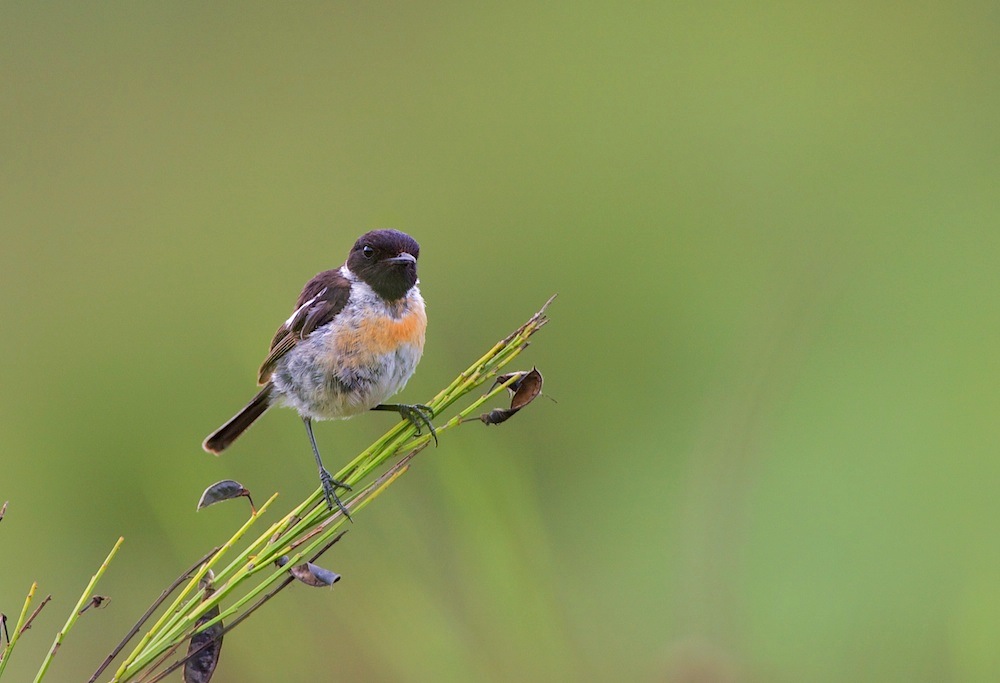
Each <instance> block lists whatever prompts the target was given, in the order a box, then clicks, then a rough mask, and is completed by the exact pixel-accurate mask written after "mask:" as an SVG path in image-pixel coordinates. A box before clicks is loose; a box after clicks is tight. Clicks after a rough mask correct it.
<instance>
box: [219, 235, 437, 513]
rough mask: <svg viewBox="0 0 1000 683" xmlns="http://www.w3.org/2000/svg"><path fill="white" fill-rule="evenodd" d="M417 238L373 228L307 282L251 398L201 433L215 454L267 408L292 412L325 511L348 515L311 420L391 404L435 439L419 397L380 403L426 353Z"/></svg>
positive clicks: (390, 408) (386, 407)
mask: <svg viewBox="0 0 1000 683" xmlns="http://www.w3.org/2000/svg"><path fill="white" fill-rule="evenodd" d="M419 257H420V245H419V244H418V243H417V241H416V240H414V239H413V238H412V237H410V236H409V235H407V234H406V233H403V232H400V231H398V230H392V229H380V230H372V231H370V232H366V233H365V234H363V235H361V237H359V238H358V239H357V241H356V242H355V243H354V246H353V247H352V248H351V251H350V253H349V254H348V255H347V260H346V261H345V262H344V264H343V265H341V266H340V267H339V268H334V269H331V270H325V271H323V272H321V273H319V274H317V275H316V276H315V277H313V278H312V279H311V280H309V281H308V282H307V283H306V285H305V287H303V289H302V293H301V294H299V298H298V300H297V301H296V302H295V308H294V310H293V312H292V314H291V315H290V316H289V317H288V319H287V320H286V321H285V322H284V323H282V324H281V326H280V327H279V328H278V331H277V332H276V333H275V334H274V338H273V339H272V340H271V347H270V351H269V352H268V354H267V357H266V358H264V362H263V363H261V366H260V369H259V370H258V373H257V384H258V386H260V387H261V389H260V390H259V391H258V393H257V395H256V396H254V397H253V398H252V399H251V400H250V402H249V403H248V404H247V405H246V406H245V407H244V408H243V409H242V410H240V411H239V412H238V413H236V415H234V416H233V417H232V418H230V419H229V420H228V421H227V422H226V423H225V424H223V425H222V426H221V427H219V428H218V429H216V430H215V431H214V432H212V433H211V434H209V435H208V437H206V438H205V441H204V442H203V443H202V447H203V448H204V449H205V450H206V451H208V452H209V453H213V454H215V455H218V454H220V453H222V452H223V451H224V450H226V448H228V447H229V446H231V445H232V443H233V441H235V440H236V439H237V437H239V436H240V435H241V434H242V433H243V432H244V431H246V429H247V428H248V427H249V426H250V425H251V424H253V423H254V422H255V421H256V420H257V419H258V418H259V417H260V416H261V415H263V414H264V413H265V412H267V410H268V409H269V408H271V407H272V406H285V407H290V408H292V409H294V410H295V411H297V412H298V414H299V417H301V418H302V422H303V424H304V425H305V429H306V434H307V435H308V437H309V443H310V445H311V446H312V452H313V456H314V457H315V459H316V465H317V467H319V478H320V483H321V485H322V488H323V496H324V498H325V499H326V504H327V508H328V509H330V510H333V506H334V505H336V506H337V507H338V508H339V509H340V510H341V511H342V512H343V513H344V515H345V516H347V518H348V519H350V514H349V512H348V510H347V508H346V507H345V506H344V504H343V503H342V502H341V500H340V498H339V497H338V496H337V491H336V489H338V488H341V489H345V490H347V491H350V490H351V488H350V486H348V485H347V484H345V483H344V482H341V481H338V480H336V479H334V478H333V476H332V475H331V474H330V472H329V471H327V469H326V468H325V467H324V466H323V460H322V458H321V457H320V453H319V447H318V446H317V445H316V437H315V435H314V434H313V426H312V423H313V421H314V420H339V419H347V418H351V417H354V416H356V415H360V414H361V413H363V412H366V411H368V410H383V411H393V412H396V413H399V415H400V416H401V417H402V418H404V419H406V420H408V421H409V422H410V423H412V424H413V425H414V426H415V427H416V430H417V434H420V433H421V428H422V427H426V428H427V429H428V431H429V432H430V433H431V435H432V436H433V437H434V441H435V443H437V433H436V431H435V430H434V425H433V423H432V422H431V420H432V419H433V417H434V411H433V410H432V409H431V408H430V407H429V406H426V405H423V404H405V403H383V401H385V400H386V399H387V398H389V397H390V396H393V395H394V394H396V393H398V392H399V391H401V390H402V389H403V387H404V386H405V385H406V383H407V381H408V380H409V379H410V377H411V376H412V375H413V373H414V371H415V370H416V368H417V363H418V362H419V361H420V357H421V355H422V354H423V350H424V334H425V331H426V328H427V313H426V310H425V307H424V299H423V297H422V296H421V294H420V287H419V280H418V279H417V259H418V258H419Z"/></svg>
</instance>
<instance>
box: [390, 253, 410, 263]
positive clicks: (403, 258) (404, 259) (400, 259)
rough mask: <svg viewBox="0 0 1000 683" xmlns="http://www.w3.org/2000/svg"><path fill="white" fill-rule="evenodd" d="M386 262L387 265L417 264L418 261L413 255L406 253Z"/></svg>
mask: <svg viewBox="0 0 1000 683" xmlns="http://www.w3.org/2000/svg"><path fill="white" fill-rule="evenodd" d="M385 262H386V263H416V262H417V259H416V257H415V256H414V255H413V254H411V253H409V252H406V251H404V252H403V253H402V254H400V255H399V256H394V257H392V258H387V259H386V260H385Z"/></svg>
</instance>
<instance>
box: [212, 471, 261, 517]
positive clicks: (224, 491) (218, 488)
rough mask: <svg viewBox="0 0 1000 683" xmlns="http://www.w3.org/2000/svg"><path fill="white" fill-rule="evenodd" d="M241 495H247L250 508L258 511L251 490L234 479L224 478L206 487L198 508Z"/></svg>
mask: <svg viewBox="0 0 1000 683" xmlns="http://www.w3.org/2000/svg"><path fill="white" fill-rule="evenodd" d="M240 497H245V498H246V499H247V500H249V501H250V509H251V510H253V511H254V513H256V511H257V508H256V507H254V504H253V499H252V498H251V497H250V492H249V491H247V490H246V488H244V486H243V484H241V483H239V482H238V481H233V480H232V479H223V480H222V481H219V482H216V483H214V484H212V485H211V486H209V487H208V488H207V489H205V492H204V493H203V494H201V499H200V500H199V501H198V508H197V509H199V510H201V509H202V508H207V507H208V506H209V505H214V504H215V503H218V502H219V501H221V500H231V499H233V498H240Z"/></svg>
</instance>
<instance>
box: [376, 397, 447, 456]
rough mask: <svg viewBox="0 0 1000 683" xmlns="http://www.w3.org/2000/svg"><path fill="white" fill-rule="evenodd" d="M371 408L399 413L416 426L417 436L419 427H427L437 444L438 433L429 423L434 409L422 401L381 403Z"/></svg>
mask: <svg viewBox="0 0 1000 683" xmlns="http://www.w3.org/2000/svg"><path fill="white" fill-rule="evenodd" d="M372 410H389V411H392V412H394V413H399V414H400V416H401V417H402V418H403V419H404V420H407V421H408V422H409V423H410V424H411V425H413V426H414V427H416V428H417V436H420V433H421V432H420V428H421V427H427V431H429V432H430V433H431V436H433V437H434V445H435V446H437V442H438V435H437V432H436V431H434V425H433V424H431V418H432V417H434V409H433V408H431V407H430V406H425V405H424V404H422V403H415V404H409V403H382V404H381V405H377V406H375V407H374V408H372Z"/></svg>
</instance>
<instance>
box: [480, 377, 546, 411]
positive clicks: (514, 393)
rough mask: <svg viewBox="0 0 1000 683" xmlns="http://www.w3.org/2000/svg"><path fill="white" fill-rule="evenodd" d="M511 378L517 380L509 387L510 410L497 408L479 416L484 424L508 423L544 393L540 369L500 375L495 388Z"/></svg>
mask: <svg viewBox="0 0 1000 683" xmlns="http://www.w3.org/2000/svg"><path fill="white" fill-rule="evenodd" d="M511 378H516V379H514V381H513V382H511V384H510V385H509V386H508V387H507V390H508V391H509V392H510V394H511V398H510V408H495V409H493V410H491V411H490V412H488V413H483V414H482V415H480V416H479V419H480V420H482V421H483V423H484V424H487V425H498V424H501V423H503V422H506V421H507V420H509V419H510V418H512V417H513V416H514V415H515V414H516V413H517V411H519V410H520V409H521V408H523V407H525V406H526V405H528V404H529V403H531V402H532V401H534V400H535V399H536V398H538V395H539V394H541V393H542V382H543V378H542V373H540V372H539V371H538V368H532V369H531V370H528V371H524V370H521V371H518V372H511V373H507V374H505V375H500V376H499V377H497V380H496V382H494V384H493V386H496V385H497V384H503V383H505V382H507V381H509V380H510V379H511Z"/></svg>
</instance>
